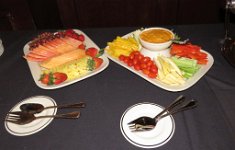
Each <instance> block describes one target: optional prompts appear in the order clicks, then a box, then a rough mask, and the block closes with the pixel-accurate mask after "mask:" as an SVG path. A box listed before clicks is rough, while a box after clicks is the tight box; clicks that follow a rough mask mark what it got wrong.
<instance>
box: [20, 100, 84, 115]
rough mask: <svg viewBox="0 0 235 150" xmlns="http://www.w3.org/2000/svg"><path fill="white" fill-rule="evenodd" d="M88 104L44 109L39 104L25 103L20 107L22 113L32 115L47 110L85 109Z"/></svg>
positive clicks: (81, 103)
mask: <svg viewBox="0 0 235 150" xmlns="http://www.w3.org/2000/svg"><path fill="white" fill-rule="evenodd" d="M85 106H86V104H85V103H84V102H80V103H75V104H65V105H59V106H48V107H44V106H43V105H42V104H39V103H25V104H22V105H21V106H20V109H21V111H22V112H27V113H30V114H36V113H40V112H42V111H43V110H45V109H50V108H84V107H85Z"/></svg>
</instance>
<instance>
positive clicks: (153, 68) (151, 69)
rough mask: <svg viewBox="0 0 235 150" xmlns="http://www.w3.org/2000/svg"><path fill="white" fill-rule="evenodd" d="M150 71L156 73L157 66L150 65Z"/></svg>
mask: <svg viewBox="0 0 235 150" xmlns="http://www.w3.org/2000/svg"><path fill="white" fill-rule="evenodd" d="M150 71H151V72H152V73H157V72H158V69H157V66H155V65H152V66H151V67H150Z"/></svg>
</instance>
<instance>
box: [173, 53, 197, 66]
mask: <svg viewBox="0 0 235 150" xmlns="http://www.w3.org/2000/svg"><path fill="white" fill-rule="evenodd" d="M171 59H172V60H173V61H174V63H175V64H176V65H177V66H178V67H195V66H196V65H197V60H194V59H188V58H185V57H180V58H179V57H176V56H173V57H171Z"/></svg>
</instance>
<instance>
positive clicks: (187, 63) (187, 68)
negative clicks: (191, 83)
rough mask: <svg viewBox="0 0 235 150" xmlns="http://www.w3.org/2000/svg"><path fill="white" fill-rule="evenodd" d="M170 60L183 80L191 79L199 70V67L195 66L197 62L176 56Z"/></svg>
mask: <svg viewBox="0 0 235 150" xmlns="http://www.w3.org/2000/svg"><path fill="white" fill-rule="evenodd" d="M171 59H172V60H173V61H174V63H175V64H176V65H177V66H178V67H179V68H180V70H181V71H182V72H183V76H184V77H185V78H190V77H192V76H193V75H194V74H195V73H196V72H197V71H198V70H199V69H200V66H199V65H198V64H197V60H195V59H189V58H185V57H176V56H174V57H171Z"/></svg>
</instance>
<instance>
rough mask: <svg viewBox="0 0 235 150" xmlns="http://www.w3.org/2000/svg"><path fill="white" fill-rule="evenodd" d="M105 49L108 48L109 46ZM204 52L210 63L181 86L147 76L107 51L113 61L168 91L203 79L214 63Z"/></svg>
mask: <svg viewBox="0 0 235 150" xmlns="http://www.w3.org/2000/svg"><path fill="white" fill-rule="evenodd" d="M131 35H132V33H129V34H127V35H125V36H123V38H126V37H128V36H131ZM105 49H108V46H107V47H106V48H105ZM202 52H205V53H206V54H207V57H208V63H207V64H206V65H202V66H201V68H200V69H199V70H198V71H197V73H195V74H194V75H193V77H191V78H190V79H188V80H186V83H185V84H183V85H179V86H170V85H167V84H165V83H162V82H161V81H159V80H157V79H151V78H149V77H147V76H146V75H144V74H143V73H142V72H141V71H136V70H135V69H134V68H133V67H129V66H127V65H126V64H125V63H124V62H121V61H119V60H118V59H116V58H114V57H112V56H110V55H109V54H108V53H107V51H105V54H106V55H107V57H108V58H109V59H111V60H112V61H114V62H116V63H117V64H119V65H121V66H123V67H125V68H126V69H128V70H130V71H132V72H133V73H135V74H137V75H139V76H140V77H142V78H143V79H145V80H147V81H148V82H150V83H152V84H154V85H155V86H158V87H160V88H162V89H165V90H168V91H172V92H177V91H183V90H186V89H188V88H190V87H191V86H193V85H194V84H195V83H197V81H198V80H199V79H201V77H203V76H204V75H205V74H206V73H207V71H208V70H209V69H210V68H211V66H212V65H213V63H214V58H213V57H212V56H211V54H210V53H208V52H206V51H204V50H202ZM166 56H168V54H166Z"/></svg>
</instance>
